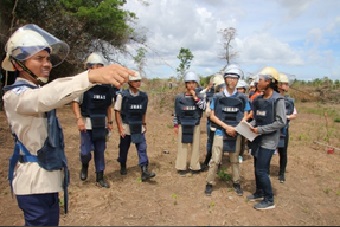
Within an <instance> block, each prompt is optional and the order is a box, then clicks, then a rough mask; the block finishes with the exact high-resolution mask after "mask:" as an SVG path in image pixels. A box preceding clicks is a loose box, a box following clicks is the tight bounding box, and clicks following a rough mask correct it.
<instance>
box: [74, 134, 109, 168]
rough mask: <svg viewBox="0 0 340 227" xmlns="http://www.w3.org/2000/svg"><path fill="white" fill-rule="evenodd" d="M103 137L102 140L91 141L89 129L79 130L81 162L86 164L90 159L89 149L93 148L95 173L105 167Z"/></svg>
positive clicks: (104, 143)
mask: <svg viewBox="0 0 340 227" xmlns="http://www.w3.org/2000/svg"><path fill="white" fill-rule="evenodd" d="M105 146H106V142H105V138H103V140H96V141H92V132H91V130H86V131H85V132H81V154H80V157H81V162H82V163H83V164H87V163H89V162H90V161H91V158H92V156H91V150H94V163H95V167H96V173H98V172H102V171H104V169H105V159H104V151H105Z"/></svg>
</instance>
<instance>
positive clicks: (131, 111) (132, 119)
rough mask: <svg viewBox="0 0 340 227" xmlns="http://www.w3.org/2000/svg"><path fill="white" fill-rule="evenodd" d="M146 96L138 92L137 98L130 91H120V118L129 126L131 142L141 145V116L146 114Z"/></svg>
mask: <svg viewBox="0 0 340 227" xmlns="http://www.w3.org/2000/svg"><path fill="white" fill-rule="evenodd" d="M147 106H148V96H147V94H146V93H145V92H142V91H139V95H138V96H132V95H131V94H130V91H129V90H128V89H127V90H123V91H122V109H121V112H120V114H121V117H122V121H123V123H125V124H128V125H129V129H130V135H131V142H133V143H141V142H142V141H143V135H142V123H143V115H145V114H146V111H147Z"/></svg>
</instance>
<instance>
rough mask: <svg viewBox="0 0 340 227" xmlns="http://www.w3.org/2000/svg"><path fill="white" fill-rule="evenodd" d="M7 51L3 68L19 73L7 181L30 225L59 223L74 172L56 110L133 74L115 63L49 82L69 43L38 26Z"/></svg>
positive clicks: (9, 112) (11, 108)
mask: <svg viewBox="0 0 340 227" xmlns="http://www.w3.org/2000/svg"><path fill="white" fill-rule="evenodd" d="M5 51H6V58H5V59H4V60H3V61H2V68H3V69H4V70H6V71H14V73H15V75H16V77H17V78H16V80H15V83H14V84H12V85H9V86H7V87H5V90H6V92H5V95H4V104H5V111H6V117H7V121H8V123H9V125H10V128H11V131H12V133H13V135H14V138H15V146H14V153H13V155H12V156H11V158H10V162H9V172H8V180H9V183H10V186H11V189H12V192H13V193H14V194H15V195H16V198H17V201H18V205H19V208H20V209H21V210H22V211H23V214H24V219H25V225H26V226H30V225H35V226H44V225H47V226H57V225H59V192H61V191H63V190H64V208H65V213H67V212H68V206H67V201H68V193H67V192H68V191H67V188H68V183H69V173H68V166H67V160H66V157H65V151H64V149H65V146H64V137H63V132H62V128H61V126H60V124H59V122H58V118H57V116H56V109H57V108H59V107H62V106H63V105H65V104H67V103H70V102H71V101H72V100H73V99H74V98H76V97H78V96H79V95H80V94H82V93H83V92H84V91H86V90H87V89H90V88H91V87H92V86H93V85H94V84H96V83H111V84H114V85H116V86H120V85H121V84H122V83H124V82H125V81H126V80H127V78H128V76H129V74H132V75H133V74H134V73H133V72H132V71H130V70H128V69H126V68H124V67H122V66H120V65H110V66H107V67H104V68H103V69H101V70H98V71H96V70H93V71H91V72H88V71H85V72H82V73H79V74H78V75H76V76H73V77H67V78H60V79H56V80H54V81H52V82H50V83H47V82H49V81H48V80H49V76H50V72H51V70H52V65H53V66H55V65H58V64H60V63H61V62H62V61H63V60H64V59H65V57H66V56H67V55H68V53H69V46H68V45H67V44H66V43H64V42H63V41H61V40H59V39H57V38H56V37H54V36H53V35H52V34H50V33H48V32H46V31H44V30H43V29H41V28H40V27H39V26H37V25H33V24H28V25H25V26H22V27H20V28H19V29H18V30H17V31H15V32H14V33H13V34H12V35H11V37H10V38H9V39H8V41H7V44H6V47H5ZM51 59H53V60H55V61H53V62H51ZM103 75H105V76H103Z"/></svg>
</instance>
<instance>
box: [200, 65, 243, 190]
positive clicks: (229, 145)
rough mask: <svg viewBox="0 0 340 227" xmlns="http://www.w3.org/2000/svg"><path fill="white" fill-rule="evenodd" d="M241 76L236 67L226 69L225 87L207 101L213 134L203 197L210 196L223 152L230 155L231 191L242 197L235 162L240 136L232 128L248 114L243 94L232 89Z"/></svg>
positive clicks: (237, 167) (236, 161)
mask: <svg viewBox="0 0 340 227" xmlns="http://www.w3.org/2000/svg"><path fill="white" fill-rule="evenodd" d="M241 76H242V70H241V69H239V68H238V67H234V66H233V67H227V69H226V72H225V73H224V80H225V84H226V87H225V89H224V90H223V91H221V92H219V93H217V94H215V95H214V97H213V99H212V100H211V104H210V109H211V113H210V120H211V122H212V127H215V128H216V131H215V135H214V139H213V145H212V157H211V160H210V163H209V166H210V168H209V172H208V175H207V179H206V186H205V191H204V193H205V194H206V195H211V193H212V191H213V184H214V183H215V178H216V173H217V168H218V164H219V163H221V161H222V157H223V153H224V152H228V153H229V154H230V162H231V169H232V181H233V188H234V190H235V192H236V194H237V195H239V196H242V195H243V190H242V188H241V185H240V170H239V160H238V156H239V153H240V148H241V146H240V142H241V136H240V135H238V133H237V131H236V129H235V127H236V126H237V124H238V123H239V122H240V121H242V120H243V118H244V112H245V111H249V110H250V106H249V102H248V99H247V97H246V96H245V95H244V94H243V93H239V92H237V89H236V85H237V82H238V80H239V78H240V77H241Z"/></svg>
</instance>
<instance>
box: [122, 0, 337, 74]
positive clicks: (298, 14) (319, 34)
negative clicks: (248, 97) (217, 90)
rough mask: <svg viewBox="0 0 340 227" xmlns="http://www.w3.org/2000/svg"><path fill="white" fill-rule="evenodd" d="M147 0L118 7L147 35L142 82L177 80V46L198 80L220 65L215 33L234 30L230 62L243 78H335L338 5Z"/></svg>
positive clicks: (319, 0)
mask: <svg viewBox="0 0 340 227" xmlns="http://www.w3.org/2000/svg"><path fill="white" fill-rule="evenodd" d="M147 1H148V2H149V5H148V6H145V5H143V4H141V0H128V1H127V5H126V6H125V7H124V8H126V9H128V10H129V11H132V12H135V13H136V16H137V17H138V18H139V19H138V21H137V24H136V25H134V26H136V27H137V28H138V29H140V30H143V31H146V35H147V39H148V41H147V45H148V47H149V48H150V49H148V54H147V62H146V64H147V66H146V69H145V72H146V74H147V75H146V76H147V77H148V78H156V77H158V78H169V77H171V76H175V77H176V75H177V73H176V68H177V67H178V65H179V63H180V62H179V59H177V56H178V53H179V50H180V48H181V47H184V48H188V49H190V50H191V52H192V53H193V55H194V59H193V61H192V64H191V68H190V69H191V70H193V71H195V72H197V73H198V74H199V75H200V76H204V77H205V76H209V75H212V74H214V73H216V72H217V71H219V70H220V69H222V68H223V66H224V64H226V60H222V59H220V58H219V56H220V55H221V54H222V53H223V40H222V35H221V33H219V32H218V31H220V29H223V28H227V27H235V28H236V29H237V35H236V39H235V41H234V42H233V43H232V46H233V50H234V51H237V52H238V57H237V58H236V59H234V60H233V63H237V64H239V65H240V66H241V68H242V69H243V71H244V72H245V76H246V77H247V76H249V74H250V73H254V72H256V71H258V70H259V69H261V68H262V67H263V66H267V65H268V66H274V67H276V68H277V69H278V70H279V71H282V72H286V73H289V74H293V75H295V76H296V77H297V78H298V79H304V80H308V79H314V78H322V77H325V76H327V77H329V78H331V79H340V1H339V0H147ZM130 48H132V49H137V48H136V47H132V46H131V47H130ZM126 64H127V65H128V67H132V68H133V67H135V65H134V64H133V63H132V62H126Z"/></svg>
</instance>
